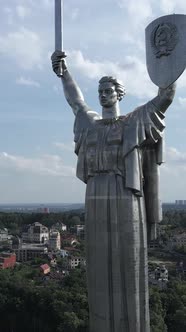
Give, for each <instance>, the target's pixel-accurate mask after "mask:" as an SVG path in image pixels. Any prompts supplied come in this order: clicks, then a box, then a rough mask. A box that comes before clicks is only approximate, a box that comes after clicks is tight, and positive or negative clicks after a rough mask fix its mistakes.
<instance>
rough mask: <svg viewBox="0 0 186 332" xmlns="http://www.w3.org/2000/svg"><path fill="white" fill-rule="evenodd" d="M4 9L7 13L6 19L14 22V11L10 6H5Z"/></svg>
mask: <svg viewBox="0 0 186 332" xmlns="http://www.w3.org/2000/svg"><path fill="white" fill-rule="evenodd" d="M3 11H4V13H5V15H6V19H7V20H6V21H7V23H8V24H9V25H11V24H13V11H12V9H11V8H10V7H4V8H3Z"/></svg>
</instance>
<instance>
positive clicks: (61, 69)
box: [57, 51, 67, 77]
mask: <svg viewBox="0 0 186 332" xmlns="http://www.w3.org/2000/svg"><path fill="white" fill-rule="evenodd" d="M66 57H67V55H66V54H65V52H63V51H62V52H61V62H60V66H59V70H58V73H57V76H58V77H62V76H63V71H64V69H66V68H64V67H63V63H64V59H65V58H66Z"/></svg>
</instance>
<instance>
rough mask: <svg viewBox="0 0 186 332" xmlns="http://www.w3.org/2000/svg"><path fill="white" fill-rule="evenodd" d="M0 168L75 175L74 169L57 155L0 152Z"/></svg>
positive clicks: (41, 173)
mask: <svg viewBox="0 0 186 332" xmlns="http://www.w3.org/2000/svg"><path fill="white" fill-rule="evenodd" d="M0 170H4V171H6V172H9V171H16V172H27V173H34V174H39V175H48V176H54V177H56V176H57V177H58V176H59V177H61V176H63V177H69V176H70V177H71V176H74V175H75V169H74V168H73V167H71V166H65V165H63V161H62V159H61V157H60V156H58V155H43V156H41V157H39V158H26V157H24V156H18V155H11V154H8V153H6V152H1V153H0Z"/></svg>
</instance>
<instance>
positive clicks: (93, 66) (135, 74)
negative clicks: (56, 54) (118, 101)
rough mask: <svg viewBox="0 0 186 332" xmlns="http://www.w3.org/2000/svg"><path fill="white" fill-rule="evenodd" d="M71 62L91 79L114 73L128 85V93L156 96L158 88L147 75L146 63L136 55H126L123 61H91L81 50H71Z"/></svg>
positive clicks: (141, 96) (137, 95)
mask: <svg viewBox="0 0 186 332" xmlns="http://www.w3.org/2000/svg"><path fill="white" fill-rule="evenodd" d="M69 62H70V63H71V65H72V66H74V67H75V68H76V69H77V70H78V71H79V72H80V73H81V74H83V75H84V76H85V77H87V78H89V79H92V80H94V79H100V78H101V77H102V76H105V75H112V76H115V77H117V78H118V79H121V80H122V81H123V83H124V84H126V85H127V93H129V94H131V95H134V96H136V97H138V98H140V99H142V98H152V97H154V95H155V93H156V91H157V88H155V87H154V86H153V84H152V83H151V82H150V79H149V77H148V75H147V70H146V66H145V64H144V63H143V62H142V61H141V60H140V58H137V57H136V56H125V57H124V59H123V61H122V63H121V62H120V63H119V62H118V63H117V62H112V61H102V62H101V61H100V62H99V61H91V60H90V59H88V58H85V57H84V55H83V53H82V52H81V51H79V50H78V51H71V52H69Z"/></svg>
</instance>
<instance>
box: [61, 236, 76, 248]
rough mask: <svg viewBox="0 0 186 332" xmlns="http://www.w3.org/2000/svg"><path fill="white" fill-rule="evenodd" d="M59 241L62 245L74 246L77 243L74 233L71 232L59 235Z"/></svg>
mask: <svg viewBox="0 0 186 332" xmlns="http://www.w3.org/2000/svg"><path fill="white" fill-rule="evenodd" d="M61 243H62V245H63V246H69V245H70V246H73V247H75V246H76V245H77V244H79V242H78V240H77V238H76V236H75V235H72V234H63V235H62V236H61Z"/></svg>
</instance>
